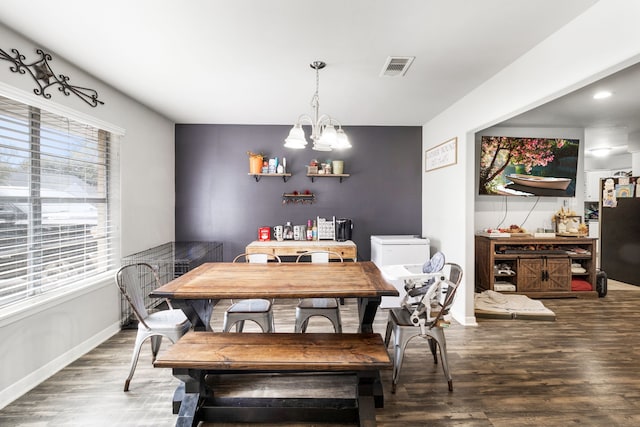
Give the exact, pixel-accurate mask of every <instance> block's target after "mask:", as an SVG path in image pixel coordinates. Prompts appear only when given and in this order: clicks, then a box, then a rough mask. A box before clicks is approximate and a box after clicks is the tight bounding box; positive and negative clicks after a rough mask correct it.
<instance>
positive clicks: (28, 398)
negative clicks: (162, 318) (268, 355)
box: [0, 281, 640, 427]
mask: <svg viewBox="0 0 640 427" xmlns="http://www.w3.org/2000/svg"><path fill="white" fill-rule="evenodd" d="M610 283H611V281H610ZM639 291H640V288H636V287H629V286H624V285H619V286H618V285H616V284H615V283H611V286H610V290H609V294H608V295H607V296H606V297H605V298H598V299H580V300H577V299H549V300H543V302H544V304H545V306H547V307H548V308H550V309H551V310H553V311H554V312H555V313H556V316H557V320H556V321H555V322H548V321H526V320H489V319H478V326H477V327H462V326H460V325H456V324H454V325H452V326H451V327H450V328H449V329H448V330H447V331H446V336H447V345H448V350H449V363H450V368H451V371H452V375H453V385H454V391H453V392H452V393H450V392H448V390H447V382H446V380H445V378H444V375H443V373H442V369H441V367H440V365H439V364H438V365H434V364H433V360H432V359H431V355H430V353H429V352H428V346H427V345H426V342H424V341H422V340H420V339H419V338H417V339H416V340H414V341H413V342H412V343H411V344H410V345H409V348H408V350H407V354H406V356H405V363H404V367H403V370H402V373H401V377H400V383H399V385H398V391H397V393H396V394H395V395H393V394H391V393H390V378H391V372H390V371H386V372H384V373H383V384H384V388H385V407H384V408H383V409H379V410H378V411H377V420H378V425H379V426H396V425H398V424H405V425H410V426H451V425H456V426H495V427H506V426H509V427H512V426H570V425H576V426H578V425H580V426H634V425H640V345H639V343H640V327H639V326H638V323H640V292H639ZM221 307H226V304H225V302H223V303H222V305H221ZM221 312H222V310H221V309H220V308H218V309H217V310H214V313H216V314H215V315H214V319H213V320H212V324H213V326H214V329H215V330H220V328H221V325H222V320H221V318H220V316H219V313H221ZM342 313H343V314H342V316H343V323H344V325H345V329H346V330H345V332H350V331H352V329H354V328H349V325H354V324H355V314H356V307H355V304H354V302H353V301H347V304H346V305H345V306H343V307H342ZM293 314H294V302H291V301H277V302H276V312H275V315H276V330H277V331H281V332H284V331H289V330H293ZM385 324H386V313H385V312H384V310H381V313H379V315H378V316H377V319H376V323H375V329H376V331H377V332H380V333H383V332H384V326H385ZM329 328H330V327H329V322H328V321H325V320H324V319H314V320H312V321H311V323H310V326H309V331H328V330H329ZM134 338H135V331H133V330H124V331H122V332H120V333H118V334H117V335H115V336H114V337H112V338H111V339H109V340H108V341H107V342H105V343H104V344H102V345H100V346H99V347H97V348H96V349H95V350H93V351H91V352H90V353H88V354H87V355H85V356H83V357H82V358H80V359H79V360H77V361H76V362H74V363H72V364H71V365H69V366H68V367H67V368H65V369H64V370H62V371H60V372H58V373H57V374H55V375H54V376H52V377H51V378H50V379H49V380H47V381H45V382H44V383H42V384H41V385H39V386H38V387H36V388H35V389H33V390H32V391H30V392H29V393H27V394H26V395H24V396H22V397H21V398H19V399H17V400H16V401H15V402H13V403H12V404H10V405H9V406H7V407H6V408H4V409H3V410H1V411H0V425H1V426H33V427H36V426H37V427H41V426H56V427H63V426H154V427H157V426H172V425H174V424H175V419H176V417H175V415H173V414H172V413H171V397H172V393H173V391H174V389H175V387H176V385H177V384H178V382H177V380H175V379H174V378H173V377H172V376H171V372H170V371H169V370H164V369H154V368H153V367H152V366H151V363H150V360H151V357H150V349H149V347H150V346H149V345H145V346H144V347H143V352H142V354H141V357H140V362H139V364H138V368H137V370H136V374H135V376H134V377H133V381H132V382H131V389H130V391H129V392H128V393H124V392H123V391H122V387H123V384H124V379H125V377H126V376H127V371H128V364H129V358H130V357H131V351H132V347H133V342H134ZM163 345H165V344H163ZM307 381H309V382H302V381H295V382H291V381H288V382H286V381H285V382H282V381H281V380H279V381H276V382H267V383H263V382H256V383H252V384H241V385H240V386H236V388H238V387H240V388H242V387H244V388H245V389H249V390H248V393H253V394H254V395H259V394H261V393H263V392H264V391H265V389H270V390H269V391H272V390H273V389H281V390H282V391H283V392H284V391H287V390H288V392H289V393H290V392H291V390H299V389H307V388H308V389H313V390H316V391H314V393H324V392H329V393H336V392H342V391H336V390H334V384H333V383H332V382H331V381H327V380H326V378H322V379H317V380H314V379H311V380H308V379H307ZM311 383H313V384H311ZM312 386H313V387H312ZM344 387H345V385H341V386H340V387H338V389H339V390H343V389H344ZM346 387H348V385H346ZM338 389H337V390H338ZM235 392H237V393H240V392H239V391H238V390H235ZM219 425H224V426H232V425H231V424H217V423H215V424H213V423H209V424H206V426H219ZM233 425H240V424H233ZM261 425H267V424H261ZM272 425H273V424H272ZM295 425H304V424H295ZM324 425H326V426H330V425H333V426H336V424H324ZM202 426H203V427H204V426H205V424H202Z"/></svg>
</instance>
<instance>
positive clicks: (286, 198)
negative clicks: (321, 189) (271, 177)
mask: <svg viewBox="0 0 640 427" xmlns="http://www.w3.org/2000/svg"><path fill="white" fill-rule="evenodd" d="M315 201H316V195H315V194H313V193H311V194H293V193H283V194H282V204H283V205H285V204H288V203H302V204H305V203H308V204H311V203H313V202H315Z"/></svg>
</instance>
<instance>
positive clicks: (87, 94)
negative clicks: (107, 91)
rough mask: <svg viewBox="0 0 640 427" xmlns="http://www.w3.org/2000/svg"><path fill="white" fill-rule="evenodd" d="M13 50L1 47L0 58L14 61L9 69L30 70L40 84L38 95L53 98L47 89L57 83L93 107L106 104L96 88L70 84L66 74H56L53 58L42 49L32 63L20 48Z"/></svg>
mask: <svg viewBox="0 0 640 427" xmlns="http://www.w3.org/2000/svg"><path fill="white" fill-rule="evenodd" d="M11 52H12V53H13V54H14V56H11V55H9V54H8V53H7V52H5V51H4V50H2V49H0V59H3V60H5V61H10V62H12V63H13V66H11V67H9V69H10V70H11V71H12V72H14V73H20V74H25V73H27V72H28V73H29V74H30V75H31V77H33V80H35V82H36V83H37V85H38V87H37V88H35V89H33V92H34V93H35V94H36V95H41V96H43V97H45V98H46V99H51V94H50V93H47V89H49V88H50V87H52V86H56V85H57V86H58V90H59V91H60V92H62V93H64V94H65V95H67V96H69V94H71V93H73V94H75V95H76V96H78V97H79V98H80V99H82V100H83V101H84V102H86V103H87V104H89V105H91V106H92V107H97V106H98V104H101V105H104V102H102V101H100V100H99V99H98V92H96V91H95V90H93V89H89V88H86V87H81V86H74V85H72V84H69V77H68V76H65V75H64V74H58V75H57V76H56V74H55V73H54V72H53V70H52V69H51V66H50V65H49V61H51V60H52V57H51V55H50V54H48V53H46V52H44V51H43V50H42V49H36V53H37V54H38V55H40V59H38V60H37V61H34V62H32V63H26V62H24V61H25V59H26V57H25V56H24V55H22V54H21V53H20V52H18V49H11Z"/></svg>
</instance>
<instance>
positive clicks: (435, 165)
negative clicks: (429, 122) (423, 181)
mask: <svg viewBox="0 0 640 427" xmlns="http://www.w3.org/2000/svg"><path fill="white" fill-rule="evenodd" d="M457 162H458V138H451V139H449V140H448V141H445V142H443V143H442V144H438V145H436V146H435V147H432V148H429V149H428V150H426V151H425V153H424V170H425V172H429V171H432V170H435V169H440V168H444V167H446V166H451V165H455V164H456V163H457Z"/></svg>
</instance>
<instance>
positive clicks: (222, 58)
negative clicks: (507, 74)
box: [0, 0, 597, 125]
mask: <svg viewBox="0 0 640 427" xmlns="http://www.w3.org/2000/svg"><path fill="white" fill-rule="evenodd" d="M596 1H597V0H563V1H557V0H535V1H513V0H474V1H470V0H403V1H397V0H350V1H341V0H323V1H322V2H313V1H310V0H271V1H264V0H189V1H178V0H109V1H87V0H57V1H50V0H46V1H45V0H29V1H24V0H2V1H0V22H2V23H3V24H5V25H7V26H8V27H9V28H12V29H13V30H15V31H17V32H18V33H20V34H22V35H24V36H25V37H27V38H28V39H31V40H32V41H33V43H34V45H35V46H34V47H42V48H44V49H45V50H48V51H50V52H51V53H52V54H53V57H54V59H53V61H52V63H53V65H54V70H56V68H55V60H56V57H62V58H65V59H66V60H68V61H70V62H72V63H73V64H75V65H76V66H78V67H80V68H81V69H84V70H86V71H87V72H89V73H90V74H92V75H93V76H95V77H96V78H98V79H100V80H102V81H104V82H105V83H107V84H108V85H110V86H112V87H114V88H116V89H118V90H120V91H122V92H123V93H126V94H127V95H129V96H131V97H132V98H134V99H136V100H138V101H140V102H142V103H143V104H145V105H147V106H149V107H150V108H152V109H153V110H155V111H157V112H159V113H161V114H162V115H164V116H166V117H167V118H169V119H171V120H172V121H174V122H176V123H230V124H290V123H292V122H294V121H295V119H296V118H297V117H298V115H300V114H302V113H311V106H310V101H311V97H312V95H313V93H314V91H315V74H314V71H313V70H312V69H311V68H310V67H309V64H310V63H311V62H312V61H314V60H323V61H325V62H326V63H327V67H326V68H325V69H324V70H322V71H321V72H320V90H319V94H320V112H321V113H325V114H330V115H331V116H332V117H334V118H336V119H338V120H339V121H340V122H341V123H342V124H344V125H423V124H424V123H426V122H428V121H429V120H430V119H431V118H433V117H434V116H436V115H437V114H439V113H440V112H441V111H443V110H444V109H446V108H447V107H448V106H450V105H451V104H453V103H454V102H455V101H456V100H458V99H460V98H461V97H462V96H464V95H465V94H466V93H468V92H469V91H471V90H472V89H473V88H475V87H476V86H478V85H479V84H480V83H482V82H484V81H485V80H487V79H488V78H490V77H491V76H493V75H494V74H496V73H497V72H498V71H499V70H501V69H502V68H504V67H505V66H506V65H508V64H510V63H511V62H513V61H514V60H516V59H517V58H518V57H520V56H521V55H522V54H524V53H525V52H527V51H528V50H530V49H531V48H532V47H534V46H535V45H536V44H538V43H540V42H541V41H542V40H544V39H545V38H546V37H548V36H549V35H550V34H552V33H554V32H555V31H557V30H558V29H559V28H561V27H562V26H564V25H565V24H566V23H568V22H569V21H571V20H572V19H573V18H575V17H576V16H578V15H579V14H580V13H582V12H583V11H585V10H586V9H587V8H589V7H590V6H592V5H593V4H594V3H596ZM1 43H2V42H0V44H1ZM13 47H14V46H0V48H3V49H5V50H9V49H11V48H13ZM389 56H415V61H414V62H413V64H412V65H411V68H410V69H409V70H408V72H407V74H406V75H405V76H404V77H381V76H380V73H381V71H382V68H383V65H384V63H385V61H386V59H387V57H389ZM27 59H29V57H28V56H27ZM74 83H75V84H79V85H82V82H81V81H77V82H76V81H74ZM105 101H106V102H108V99H106V100H105Z"/></svg>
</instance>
